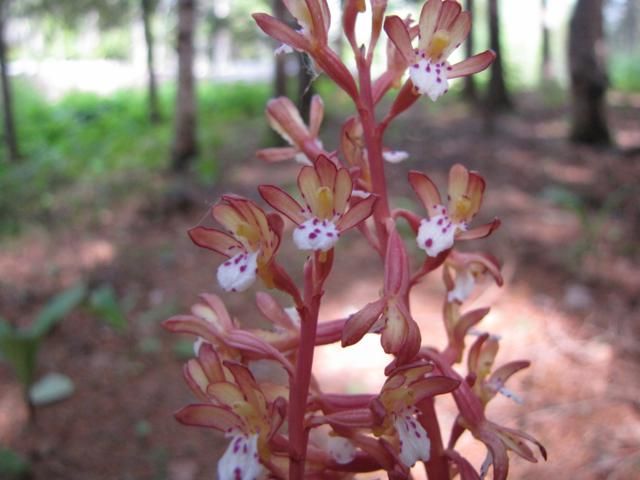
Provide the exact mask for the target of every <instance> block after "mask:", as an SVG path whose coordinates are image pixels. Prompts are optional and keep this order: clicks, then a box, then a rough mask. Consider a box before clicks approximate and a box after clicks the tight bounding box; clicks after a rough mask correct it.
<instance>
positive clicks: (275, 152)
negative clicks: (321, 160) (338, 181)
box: [256, 95, 324, 165]
mask: <svg viewBox="0 0 640 480" xmlns="http://www.w3.org/2000/svg"><path fill="white" fill-rule="evenodd" d="M266 114H267V120H268V121H269V125H271V128H273V129H274V130H275V131H276V132H278V134H279V135H280V136H281V137H282V138H283V139H284V140H286V141H287V143H289V145H291V146H290V147H276V148H264V149H262V150H258V152H257V153H256V155H257V157H258V158H260V159H261V160H265V161H267V162H280V161H283V160H290V159H292V158H293V159H295V161H296V162H298V163H300V164H302V165H312V162H311V160H309V156H308V155H307V153H309V152H310V153H309V154H310V155H311V157H312V158H316V157H317V156H318V155H320V154H322V153H323V152H324V150H322V142H320V140H319V139H318V133H319V132H320V124H321V123H322V117H323V115H324V104H323V103H322V99H321V98H320V96H319V95H314V96H313V98H312V99H311V109H310V112H309V127H308V128H307V126H306V125H305V123H304V121H303V120H302V117H301V116H300V112H298V109H297V108H296V106H295V105H294V103H293V102H292V101H291V100H289V99H288V98H287V97H278V98H274V99H272V100H269V102H268V103H267V110H266ZM305 152H306V153H305Z"/></svg>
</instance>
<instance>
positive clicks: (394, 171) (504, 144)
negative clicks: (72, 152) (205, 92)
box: [0, 97, 640, 480]
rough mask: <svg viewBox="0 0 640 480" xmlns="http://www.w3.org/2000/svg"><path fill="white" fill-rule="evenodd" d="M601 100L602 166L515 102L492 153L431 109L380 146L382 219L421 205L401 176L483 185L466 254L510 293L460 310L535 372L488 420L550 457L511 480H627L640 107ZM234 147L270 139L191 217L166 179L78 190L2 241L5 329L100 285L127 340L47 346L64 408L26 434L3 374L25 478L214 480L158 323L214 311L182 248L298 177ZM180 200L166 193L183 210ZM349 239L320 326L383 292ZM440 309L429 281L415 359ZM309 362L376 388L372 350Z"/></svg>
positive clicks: (635, 370) (503, 355) (255, 127)
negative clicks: (530, 438) (227, 212)
mask: <svg viewBox="0 0 640 480" xmlns="http://www.w3.org/2000/svg"><path fill="white" fill-rule="evenodd" d="M614 100H615V101H616V106H614V107H613V108H612V111H611V124H612V129H613V130H614V131H615V132H616V138H617V141H618V145H619V147H618V148H616V149H592V148H588V147H581V146H580V147H579V146H575V145H571V144H569V143H568V142H567V141H565V137H566V131H567V125H566V120H565V119H566V112H565V111H563V110H562V109H557V108H552V107H548V106H545V105H544V103H543V102H539V101H537V99H535V98H528V97H523V98H521V99H520V100H519V109H518V111H517V113H513V114H504V115H502V116H500V117H499V118H497V119H496V120H495V124H494V128H493V134H491V135H489V134H487V132H486V131H485V130H484V126H483V123H482V121H481V120H479V117H478V116H476V115H471V114H470V113H471V112H470V111H469V109H468V108H467V107H464V106H462V105H458V104H453V105H452V107H451V108H450V109H448V110H447V111H446V112H445V111H444V110H442V109H437V110H436V109H431V110H429V109H427V107H426V106H425V105H426V102H425V103H421V105H420V106H419V107H417V108H415V109H414V111H412V112H411V113H409V114H407V115H405V116H404V117H402V118H401V120H400V121H399V122H398V124H397V125H395V126H394V127H393V128H392V129H391V130H390V132H389V134H388V136H387V146H389V147H390V148H393V149H403V150H407V151H408V152H409V153H410V155H411V156H410V159H409V160H407V161H406V162H405V163H402V164H399V165H389V168H388V170H389V172H390V179H391V194H392V199H393V202H394V203H395V204H396V205H397V204H401V205H403V206H406V205H410V204H411V203H410V202H413V203H414V204H415V202H414V199H413V196H412V193H411V191H410V189H409V188H408V186H407V184H406V180H405V179H406V172H407V170H409V169H420V170H423V171H426V172H428V174H429V175H430V176H431V177H432V178H433V179H434V180H435V181H436V183H437V184H438V185H439V186H441V188H444V187H445V185H444V184H445V182H446V174H447V171H448V169H449V167H450V166H451V165H452V164H453V163H456V162H462V163H464V164H465V165H467V166H468V167H470V168H472V169H474V170H478V171H479V172H480V173H481V174H482V175H483V176H484V177H485V178H486V180H487V185H488V188H487V193H486V196H485V202H484V205H483V209H482V211H481V213H480V215H479V218H478V219H477V220H476V222H477V223H478V224H479V223H481V222H482V220H488V219H490V218H492V217H493V216H498V217H500V218H501V219H502V222H503V224H502V227H501V228H500V229H499V230H498V231H497V232H496V233H495V234H494V235H493V236H492V237H491V238H489V239H488V240H486V241H482V242H478V244H476V245H475V246H474V247H476V248H474V249H481V248H486V249H487V250H488V251H490V252H492V253H493V254H494V255H496V256H498V257H499V258H501V259H502V260H503V261H504V273H505V277H506V282H505V286H504V287H503V288H501V289H498V288H491V289H489V290H488V291H487V292H486V293H485V294H483V296H481V297H480V298H478V299H477V300H476V301H475V303H474V305H475V306H484V305H492V310H491V313H490V314H489V315H488V316H487V317H486V319H485V320H484V321H483V323H482V328H483V329H486V330H488V331H491V332H492V333H495V334H499V335H500V336H501V337H502V342H501V349H500V354H499V357H498V363H499V364H500V363H504V362H506V361H509V360H514V359H522V358H526V359H529V360H531V362H532V366H531V367H530V368H529V369H527V370H525V371H524V372H523V373H521V374H519V375H518V376H516V377H514V379H513V381H512V383H511V384H510V385H509V387H510V389H511V390H513V391H515V392H517V393H518V395H520V396H522V397H523V398H524V404H523V405H517V404H515V403H513V402H511V401H509V400H508V399H506V398H498V399H496V400H495V401H494V402H492V404H491V406H490V409H489V418H491V419H493V420H495V421H498V422H499V423H501V424H504V425H507V426H511V427H514V428H519V429H523V430H526V431H528V432H529V433H531V434H532V435H534V436H536V437H537V438H538V439H540V440H541V441H542V442H543V443H544V445H545V446H546V448H547V451H548V452H549V460H548V461H547V462H546V463H545V462H542V463H539V464H536V465H533V464H529V463H527V462H525V461H523V460H521V459H519V458H516V457H512V478H518V479H539V478H567V475H569V476H571V478H580V479H584V480H588V479H605V478H606V479H630V478H639V477H640V400H639V399H640V302H639V301H638V292H640V244H639V243H638V236H639V234H640V190H639V188H640V154H639V153H638V150H637V149H636V150H635V153H634V151H633V150H632V148H633V147H634V146H635V147H638V146H639V145H640V124H639V123H638V119H639V118H640V104H638V103H637V102H636V103H635V105H634V98H631V97H629V98H615V99H614ZM636 100H637V99H636ZM338 127H339V125H338V123H337V118H335V114H332V113H330V114H328V118H327V119H326V124H325V128H324V129H323V138H324V137H326V138H332V137H331V135H333V138H335V133H336V132H337V128H338ZM247 132H264V126H263V119H262V118H257V119H256V118H253V119H247V121H246V122H244V123H243V125H242V126H236V127H235V128H234V129H233V130H230V133H229V137H228V142H227V143H226V144H225V145H224V146H223V147H222V149H221V151H220V152H219V155H218V158H219V160H220V165H219V172H220V173H221V175H220V178H219V181H218V183H217V184H216V185H215V186H213V187H210V188H203V187H193V188H191V187H188V190H187V191H188V194H189V195H188V196H189V198H190V199H191V202H180V201H172V200H167V199H170V198H172V197H171V195H169V196H168V195H167V194H166V185H167V181H166V180H165V179H163V178H162V177H161V176H155V177H152V178H149V177H148V176H147V177H145V178H132V179H131V178H130V179H123V181H125V182H129V183H128V184H127V185H129V187H128V188H127V190H130V191H131V193H129V194H128V195H125V196H122V195H120V194H118V195H114V198H113V201H111V202H108V203H102V204H101V205H99V206H92V203H91V198H92V196H93V195H94V194H95V192H94V191H93V190H92V189H91V187H90V186H86V185H85V186H80V187H77V188H74V189H72V190H70V191H68V192H66V193H65V195H67V196H73V197H74V198H75V203H76V204H77V203H82V202H83V199H86V200H87V201H86V204H87V205H88V206H91V207H87V208H86V209H84V210H82V209H81V210H78V209H76V208H74V209H73V210H72V211H69V212H65V211H64V210H62V211H60V212H59V215H58V216H56V217H55V221H48V222H47V223H46V224H45V223H41V224H40V225H35V226H32V227H30V228H28V229H25V230H24V231H23V233H21V234H20V235H19V236H18V237H15V238H11V239H5V240H3V241H2V248H1V249H0V312H1V314H2V316H4V317H5V318H7V319H11V320H12V321H14V322H16V323H19V324H27V323H28V322H29V321H30V319H31V318H32V317H33V315H34V313H35V312H36V311H37V310H38V308H40V307H41V306H42V305H43V304H44V303H45V302H46V301H47V299H48V298H50V297H51V296H52V295H54V294H55V293H56V292H57V291H60V290H61V289H63V288H65V287H68V286H70V285H73V284H74V283H76V282H78V281H80V280H84V281H86V282H88V283H89V284H90V285H100V284H105V283H108V284H111V285H112V286H113V287H114V288H115V290H116V291H117V293H118V295H119V297H120V298H121V299H122V303H123V304H126V305H127V318H128V328H127V330H126V332H124V333H120V334H119V333H116V332H114V331H113V330H112V329H110V328H109V327H107V326H105V325H104V324H103V323H101V322H100V321H99V320H98V319H96V318H95V317H94V316H92V315H91V314H90V313H89V312H87V311H84V310H80V311H76V312H74V313H72V314H71V315H70V316H69V317H68V318H66V319H65V320H64V321H63V322H62V323H61V324H60V325H59V326H58V328H57V329H56V330H55V331H54V332H53V333H52V335H51V336H50V337H48V338H47V339H46V340H45V343H44V345H43V347H42V349H41V352H40V357H39V369H38V376H39V377H40V376H42V375H44V374H45V373H48V372H51V371H57V372H62V373H64V374H65V375H68V376H69V377H71V378H72V379H73V381H74V383H75V386H76V390H75V393H74V394H73V395H72V396H71V397H70V398H68V399H67V400H65V401H62V402H60V403H57V404H54V405H51V406H47V407H43V408H41V409H38V410H37V415H36V417H35V422H33V423H31V424H28V423H27V420H26V419H27V411H26V408H25V406H24V404H23V402H22V400H21V398H22V397H21V393H20V387H19V384H18V383H17V381H16V380H15V377H14V376H13V374H12V372H11V371H10V369H9V368H8V367H7V366H6V365H5V364H1V365H0V444H1V445H5V446H9V447H11V448H12V449H15V450H16V451H18V452H20V453H21V454H23V455H24V456H25V457H26V458H28V459H29V461H30V462H31V464H32V469H33V473H34V475H33V478H35V479H39V480H40V479H42V480H58V479H60V480H63V479H64V480H75V479H91V480H102V479H105V480H106V479H119V480H129V479H130V480H147V479H148V480H161V479H167V480H196V479H198V480H199V479H210V478H214V476H215V464H216V460H217V458H218V456H219V455H220V454H221V453H222V452H223V451H224V448H225V447H226V442H225V440H224V439H223V438H222V436H221V435H218V434H216V433H215V432H211V431H207V430H204V429H197V428H187V427H183V426H181V425H179V424H178V423H177V422H176V421H175V420H174V419H173V417H172V413H173V412H174V411H175V410H177V409H178V408H180V407H182V406H184V405H185V404H187V403H189V402H190V401H192V398H191V395H190V392H189V390H188V389H187V387H186V385H185V384H184V382H183V379H182V375H181V364H182V363H183V361H184V359H185V356H186V355H185V345H187V348H186V349H187V351H188V344H185V339H176V337H175V336H172V335H169V334H168V333H166V332H165V331H163V330H162V328H161V326H160V321H162V320H164V319H165V318H167V317H169V316H170V315H172V314H175V313H178V312H186V311H187V309H188V308H189V305H191V304H192V303H194V302H195V301H196V296H197V294H198V293H200V292H206V291H210V292H217V293H219V291H218V287H217V285H216V284H215V281H214V272H215V268H216V266H217V264H218V262H219V259H218V258H216V257H215V256H214V255H212V254H210V252H207V251H204V250H201V249H198V248H197V247H195V246H194V245H193V244H192V243H191V242H190V241H189V239H188V237H187V236H186V230H187V229H188V228H190V227H191V226H193V225H195V224H198V223H203V222H204V223H208V224H211V220H210V219H208V217H207V216H208V206H209V205H211V204H212V203H213V202H214V201H215V200H216V199H217V198H218V197H219V195H220V194H221V193H224V192H230V191H233V192H236V193H239V194H243V195H247V196H250V197H253V198H256V192H255V185H256V184H257V183H274V184H280V185H285V186H291V185H293V183H294V176H295V170H296V167H295V166H294V165H293V164H281V165H274V166H267V165H264V164H261V163H260V162H259V161H258V160H256V159H253V158H252V157H251V155H252V152H253V150H254V149H255V148H258V147H259V145H258V142H259V139H260V138H261V137H262V136H263V135H248V134H247ZM327 143H328V145H327V146H328V147H329V148H333V147H335V145H334V144H331V142H329V141H327ZM173 185H174V187H175V184H173ZM185 185H191V183H186V184H185ZM174 187H171V188H174ZM183 187H184V185H183V186H181V187H180V188H178V189H177V190H180V192H181V193H184V188H183ZM120 190H122V189H120ZM174 200H175V198H174ZM416 208H418V207H416ZM287 237H288V235H287ZM345 240H346V241H345V242H344V246H343V247H341V249H340V251H338V252H337V262H336V265H337V268H336V272H335V277H333V278H332V280H331V283H330V286H329V288H328V291H327V294H326V303H325V304H324V306H323V310H322V312H321V318H322V319H324V320H328V319H333V318H338V317H340V316H343V315H345V313H346V312H348V311H352V310H353V309H354V308H357V307H359V306H362V305H364V304H365V303H366V302H368V301H370V300H371V299H372V298H373V297H375V296H376V294H377V292H378V290H379V288H380V284H381V271H380V268H379V266H378V265H377V264H375V262H369V260H365V259H366V258H368V257H366V256H365V253H364V250H363V249H362V248H361V247H362V245H363V241H362V240H361V239H359V238H358V236H357V235H356V234H355V233H352V234H349V235H348V238H347V239H345ZM285 243H287V244H288V243H290V242H288V241H286V242H285ZM462 248H463V249H468V248H469V246H468V245H464V246H462ZM472 248H473V247H472ZM284 250H285V252H289V255H288V257H289V258H290V259H291V260H290V262H289V267H290V268H292V269H293V268H297V269H299V268H300V266H301V265H302V262H303V259H304V256H303V254H301V253H299V252H294V251H293V250H291V249H290V248H289V246H285V248H284ZM283 256H284V253H283ZM371 258H373V257H371ZM252 292H253V290H252V291H250V292H247V293H245V294H237V295H229V296H225V297H224V298H225V301H226V303H227V305H228V308H229V310H230V311H231V313H232V314H233V315H234V316H236V317H237V318H238V319H240V320H241V322H246V321H248V322H252V321H255V320H252V319H253V318H255V316H256V315H255V312H256V309H255V307H254V306H253V305H252V302H250V301H249V299H250V298H251V297H252ZM442 298H443V287H442V283H441V280H440V274H439V272H436V273H434V274H433V275H432V276H430V277H429V278H427V279H426V280H425V281H424V282H423V283H422V284H421V285H420V286H419V287H418V288H417V291H416V295H415V298H414V303H413V305H412V308H413V311H414V312H415V317H416V319H417V320H418V321H419V323H420V324H421V327H422V330H423V341H424V342H425V343H428V344H432V345H436V346H443V344H444V334H443V329H442V324H441V320H440V309H441V302H442ZM369 337H371V338H369ZM378 352H380V354H379V353H378ZM316 360H317V361H316V366H315V372H316V375H317V377H318V378H319V379H320V381H321V382H325V384H328V385H330V386H329V387H328V388H327V390H333V391H339V390H343V391H346V390H348V391H351V392H354V391H366V390H367V389H368V390H371V391H373V390H375V389H377V388H379V387H380V385H381V382H382V376H381V369H382V366H383V365H384V364H385V362H386V361H387V360H388V359H387V358H385V356H384V355H382V352H381V349H380V347H379V343H378V340H377V338H376V337H374V336H367V337H366V339H365V341H364V342H363V343H362V345H359V346H358V347H353V348H350V349H347V350H344V351H342V350H341V349H340V348H338V347H333V346H330V347H323V348H321V349H319V350H318V353H317V359H316ZM438 407H439V408H441V409H442V418H443V423H444V424H445V425H447V424H449V425H450V424H451V422H452V420H453V411H454V410H453V408H452V405H451V404H450V403H448V401H446V400H445V401H439V402H438ZM444 431H446V428H445V429H444ZM459 445H460V449H461V450H462V451H463V452H465V453H466V454H468V456H469V458H470V459H471V460H472V463H473V464H474V465H475V466H477V467H479V465H480V464H481V463H482V460H483V458H484V453H485V452H484V450H483V449H482V448H479V447H478V446H477V445H476V443H475V441H474V440H473V439H472V438H471V437H470V436H467V435H465V436H463V437H462V439H461V440H460V444H459ZM568 472H571V474H568ZM416 477H417V478H420V476H419V475H416Z"/></svg>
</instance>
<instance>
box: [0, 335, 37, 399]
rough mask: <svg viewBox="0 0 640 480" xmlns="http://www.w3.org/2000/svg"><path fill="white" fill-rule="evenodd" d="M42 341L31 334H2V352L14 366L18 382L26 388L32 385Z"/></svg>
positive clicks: (0, 349) (0, 348)
mask: <svg viewBox="0 0 640 480" xmlns="http://www.w3.org/2000/svg"><path fill="white" fill-rule="evenodd" d="M40 339H41V337H40V336H36V335H33V334H31V333H30V332H29V333H28V332H10V333H8V334H0V352H2V356H3V357H4V358H5V360H7V361H8V362H9V363H10V364H11V365H12V366H13V369H14V370H15V372H16V376H17V377H18V380H20V382H22V384H23V385H24V386H25V387H28V386H29V385H31V382H32V381H33V374H34V372H35V369H36V358H37V355H38V348H39V346H40Z"/></svg>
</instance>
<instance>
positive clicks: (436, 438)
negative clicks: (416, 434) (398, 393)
mask: <svg viewBox="0 0 640 480" xmlns="http://www.w3.org/2000/svg"><path fill="white" fill-rule="evenodd" d="M417 407H418V409H420V411H421V412H422V415H420V416H419V417H418V420H419V421H420V424H421V425H422V426H423V427H424V428H425V430H426V431H427V435H429V440H431V455H430V456H429V461H428V462H424V468H425V469H426V471H427V477H429V478H438V479H443V480H444V479H448V478H449V468H448V465H447V459H446V457H445V456H444V455H443V452H444V446H443V444H442V434H441V433H440V425H439V424H438V417H437V415H436V411H435V406H434V399H433V398H432V397H428V398H425V399H424V400H422V401H421V402H420V403H418V405H417Z"/></svg>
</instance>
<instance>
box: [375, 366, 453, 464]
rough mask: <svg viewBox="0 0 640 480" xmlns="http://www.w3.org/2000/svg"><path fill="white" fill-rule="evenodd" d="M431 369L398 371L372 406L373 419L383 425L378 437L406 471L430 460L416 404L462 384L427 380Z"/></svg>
mask: <svg viewBox="0 0 640 480" xmlns="http://www.w3.org/2000/svg"><path fill="white" fill-rule="evenodd" d="M432 370H433V365H431V364H425V363H414V364H410V365H405V366H404V367H399V368H397V369H396V370H395V371H394V372H393V373H392V374H391V375H390V376H389V377H388V378H387V380H386V381H385V383H384V385H383V387H382V390H381V392H380V395H379V397H378V398H377V399H375V400H373V401H372V403H371V409H372V411H373V413H374V416H376V417H377V418H378V419H379V421H380V422H381V427H379V428H378V435H379V436H382V438H383V439H384V440H385V441H386V442H388V443H389V445H390V450H391V451H392V453H393V454H394V456H395V457H396V458H397V460H398V461H399V462H400V463H401V464H402V465H404V466H405V467H407V468H410V467H412V466H413V465H414V464H415V463H416V462H417V461H418V460H422V461H425V462H426V461H428V460H429V457H430V448H431V442H430V439H429V437H428V435H427V432H426V430H425V428H424V426H423V425H422V424H421V423H420V421H419V419H418V417H419V415H420V411H419V410H418V409H417V408H416V404H418V403H419V402H420V401H421V400H423V399H425V398H427V397H433V396H435V395H441V394H443V393H449V392H451V391H452V390H454V389H455V388H456V387H457V386H458V383H459V382H458V381H457V380H453V379H451V378H448V377H444V376H428V377H425V375H426V374H430V373H431V371H432ZM375 432H376V430H374V433H375Z"/></svg>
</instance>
